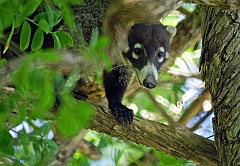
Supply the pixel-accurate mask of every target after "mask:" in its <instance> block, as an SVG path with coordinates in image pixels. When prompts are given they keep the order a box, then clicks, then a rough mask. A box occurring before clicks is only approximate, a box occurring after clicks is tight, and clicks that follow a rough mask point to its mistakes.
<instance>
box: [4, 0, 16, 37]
mask: <svg viewBox="0 0 240 166" xmlns="http://www.w3.org/2000/svg"><path fill="white" fill-rule="evenodd" d="M0 4H1V5H0V25H1V26H0V34H1V33H3V31H4V30H5V29H6V28H8V27H9V26H10V25H11V24H12V22H13V18H14V14H15V12H14V7H13V5H12V2H11V1H9V0H1V1H0Z"/></svg>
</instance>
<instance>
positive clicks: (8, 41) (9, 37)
mask: <svg viewBox="0 0 240 166" xmlns="http://www.w3.org/2000/svg"><path fill="white" fill-rule="evenodd" d="M13 32H14V21H13V22H12V29H11V32H10V34H9V36H8V39H7V43H6V45H5V47H4V50H3V54H4V53H5V52H6V51H7V49H8V47H9V44H10V41H11V39H12V35H13Z"/></svg>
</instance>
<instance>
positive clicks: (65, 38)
mask: <svg viewBox="0 0 240 166" xmlns="http://www.w3.org/2000/svg"><path fill="white" fill-rule="evenodd" d="M54 33H55V34H56V35H57V36H58V38H59V40H60V41H61V43H63V44H65V45H69V46H73V39H72V37H71V36H70V35H69V34H68V33H67V32H64V31H56V32H54Z"/></svg>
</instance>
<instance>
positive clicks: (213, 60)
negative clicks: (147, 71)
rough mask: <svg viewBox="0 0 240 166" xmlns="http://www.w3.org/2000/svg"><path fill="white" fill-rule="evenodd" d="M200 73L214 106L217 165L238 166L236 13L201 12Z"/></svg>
mask: <svg viewBox="0 0 240 166" xmlns="http://www.w3.org/2000/svg"><path fill="white" fill-rule="evenodd" d="M202 14H203V19H202V27H203V32H204V36H203V50H202V57H201V72H202V76H203V78H204V80H205V82H206V87H207V88H208V89H209V91H210V93H211V94H212V100H213V103H214V114H215V117H214V119H213V125H214V135H215V146H216V149H217V152H218V157H219V165H222V166H228V165H229V166H230V165H231V166H233V165H240V67H239V63H240V10H235V11H231V12H228V11H223V10H219V9H213V8H210V7H203V8H202Z"/></svg>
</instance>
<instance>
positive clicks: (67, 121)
mask: <svg viewBox="0 0 240 166" xmlns="http://www.w3.org/2000/svg"><path fill="white" fill-rule="evenodd" d="M61 101H62V105H61V107H60V108H59V111H60V119H59V120H58V128H59V131H60V133H61V134H63V135H65V136H74V135H76V134H77V133H78V132H79V131H80V130H81V129H82V128H83V127H86V126H87V125H88V124H89V120H90V118H91V116H92V115H93V108H92V107H91V105H89V104H88V103H87V102H82V101H76V100H75V99H74V98H73V97H70V96H69V95H64V96H62V95H61Z"/></svg>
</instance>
